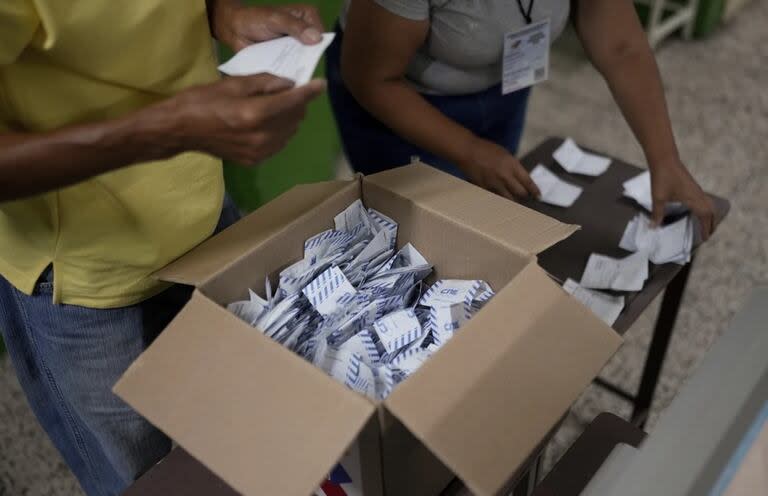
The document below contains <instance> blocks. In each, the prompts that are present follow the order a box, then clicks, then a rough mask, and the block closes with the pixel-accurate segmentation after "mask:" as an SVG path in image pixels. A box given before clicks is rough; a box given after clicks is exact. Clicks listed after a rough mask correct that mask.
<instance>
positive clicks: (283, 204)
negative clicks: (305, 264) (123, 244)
mask: <svg viewBox="0 0 768 496" xmlns="http://www.w3.org/2000/svg"><path fill="white" fill-rule="evenodd" d="M356 183H358V180H357V179H355V180H352V181H327V182H320V183H313V184H302V185H299V186H296V187H295V188H293V189H291V190H289V191H286V192H285V193H283V194H282V195H280V196H278V197H277V198H275V199H274V200H272V201H271V202H269V203H268V204H266V205H264V206H263V207H261V208H259V209H258V210H257V211H256V212H253V213H251V214H250V215H248V216H246V217H244V218H243V219H241V220H240V221H239V222H237V223H236V224H235V225H233V226H230V227H229V228H228V229H225V230H224V231H223V232H221V233H219V234H218V235H217V236H214V237H212V238H210V239H208V240H207V241H205V242H203V243H201V244H200V245H198V246H197V247H195V248H193V249H192V250H190V251H189V252H188V253H187V254H185V255H183V256H182V257H180V258H179V259H177V260H176V261H174V262H172V263H170V264H169V265H167V266H165V267H164V268H162V269H160V270H159V271H157V272H156V273H155V276H156V277H157V278H158V279H162V280H165V281H170V282H177V283H181V284H189V285H192V286H199V285H201V284H202V283H203V282H205V281H206V280H208V279H209V278H210V277H212V276H213V275H214V274H216V273H218V272H221V271H222V270H223V269H224V268H226V267H227V266H228V265H230V264H231V263H232V262H233V261H235V260H238V259H240V258H241V257H242V256H243V255H244V254H245V253H247V252H249V251H251V250H252V249H253V248H254V246H258V245H259V244H260V243H262V242H263V241H264V240H266V239H269V238H270V237H271V236H274V235H275V234H276V233H278V232H279V231H281V230H282V229H285V228H286V226H288V225H290V224H291V223H292V222H293V221H295V220H296V219H298V218H299V217H301V216H302V215H304V214H306V213H307V212H309V211H311V210H312V209H313V208H315V207H317V206H318V205H319V204H321V203H322V202H324V201H326V200H327V199H328V197H330V196H332V195H333V194H335V193H337V192H338V191H340V190H342V189H344V188H345V187H351V185H352V184H356ZM331 220H333V219H331Z"/></svg>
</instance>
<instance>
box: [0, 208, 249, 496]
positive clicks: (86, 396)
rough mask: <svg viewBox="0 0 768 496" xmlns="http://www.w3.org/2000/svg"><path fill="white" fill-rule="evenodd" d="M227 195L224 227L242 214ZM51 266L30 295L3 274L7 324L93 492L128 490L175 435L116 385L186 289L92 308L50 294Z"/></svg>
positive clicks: (46, 422) (20, 369)
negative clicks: (127, 399)
mask: <svg viewBox="0 0 768 496" xmlns="http://www.w3.org/2000/svg"><path fill="white" fill-rule="evenodd" d="M238 216H239V214H238V212H237V209H236V208H235V207H234V205H233V204H232V203H231V201H229V200H228V199H225V202H224V208H223V210H222V215H221V218H220V220H219V225H218V227H217V230H220V229H222V228H224V227H226V226H227V225H229V224H231V223H233V222H235V221H236V220H237V217H238ZM52 279H53V277H52V274H51V271H50V270H48V271H46V273H45V274H43V276H41V278H40V281H39V282H38V283H37V285H36V287H35V290H34V293H33V294H32V295H31V296H28V295H26V294H24V293H22V292H20V291H18V290H17V289H16V288H15V287H13V286H12V285H11V284H10V283H8V281H6V280H5V279H4V278H2V277H0V331H1V332H2V335H3V339H4V340H5V344H6V347H7V349H8V353H9V356H10V358H11V361H12V363H13V365H14V368H15V370H16V375H17V376H18V379H19V383H20V384H21V387H22V389H23V390H24V393H25V394H26V397H27V400H28V401H29V404H30V406H31V407H32V410H33V411H34V413H35V415H36V416H37V419H38V421H39V422H40V424H41V425H42V427H43V429H45V431H46V432H47V433H48V436H49V437H50V438H51V440H52V441H53V444H54V445H55V446H56V448H57V449H58V450H59V452H60V453H61V454H62V456H63V457H64V460H65V461H66V463H67V465H69V468H70V469H71V470H72V472H73V473H74V474H75V476H76V477H77V478H78V480H79V482H80V485H81V486H82V488H83V490H84V491H85V492H86V493H87V494H88V495H89V496H108V495H109V496H111V495H118V494H121V493H122V492H123V491H124V490H125V489H126V487H127V486H128V485H130V484H131V483H132V482H133V481H134V480H135V479H136V478H137V477H138V476H140V475H141V474H142V473H143V472H145V471H146V470H147V469H148V468H150V467H151V466H152V465H153V464H155V463H156V462H157V461H159V460H160V459H161V458H163V457H164V456H165V455H166V454H167V453H168V451H169V450H170V448H171V441H170V440H169V439H168V438H167V437H166V436H165V435H163V433H162V432H160V431H159V430H157V429H155V428H154V427H153V426H152V425H151V424H149V422H147V421H146V420H144V418H142V417H141V416H140V415H139V414H137V413H136V412H134V411H133V410H132V409H131V408H130V407H129V406H128V405H127V404H125V403H124V402H123V401H122V400H120V399H119V398H118V397H117V396H115V395H114V394H113V393H112V387H113V386H114V384H115V383H116V382H117V380H118V379H119V378H120V376H121V375H122V374H123V372H124V371H125V370H126V369H127V368H128V366H129V365H130V364H131V363H133V361H134V360H135V359H136V358H137V357H138V356H139V355H140V354H141V353H142V352H143V351H144V350H145V349H146V348H147V346H149V344H150V343H151V342H152V341H153V340H154V339H155V337H157V335H158V334H159V333H160V331H162V330H163V328H165V326H166V325H167V324H168V323H169V322H170V321H171V319H172V318H173V317H174V316H175V315H176V313H177V312H178V311H179V310H180V309H181V307H182V306H184V304H185V303H186V301H187V300H188V299H189V296H190V294H191V288H189V287H184V286H173V287H171V288H169V289H167V290H166V291H164V292H162V293H160V294H158V295H157V296H155V297H153V298H150V299H148V300H146V301H144V302H142V303H139V304H137V305H132V306H129V307H123V308H114V309H93V308H85V307H79V306H73V305H54V304H53V303H52V292H53V280H52Z"/></svg>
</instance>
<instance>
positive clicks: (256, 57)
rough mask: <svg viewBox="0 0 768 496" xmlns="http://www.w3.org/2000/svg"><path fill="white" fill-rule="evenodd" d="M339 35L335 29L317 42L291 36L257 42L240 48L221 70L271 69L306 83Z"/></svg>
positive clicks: (232, 73)
mask: <svg viewBox="0 0 768 496" xmlns="http://www.w3.org/2000/svg"><path fill="white" fill-rule="evenodd" d="M335 36H336V35H335V34H334V33H325V34H323V39H322V41H321V42H320V43H317V44H315V45H305V44H303V43H302V42H300V41H298V40H296V39H295V38H291V37H290V36H284V37H282V38H277V39H275V40H269V41H264V42H262V43H256V44H253V45H250V46H247V47H245V48H243V49H242V50H240V51H239V52H237V54H235V56H234V57H232V58H231V59H229V60H228V61H227V62H225V63H224V64H222V65H220V66H219V70H220V71H221V72H223V73H224V74H229V75H230V76H248V75H251V74H259V73H261V72H268V73H270V74H273V75H275V76H279V77H283V78H286V79H290V80H292V81H294V82H295V83H296V86H302V85H304V84H307V83H308V82H309V81H310V80H311V79H312V75H313V74H314V73H315V68H317V64H318V62H320V57H322V56H323V52H325V49H326V48H328V46H329V45H330V44H331V42H332V41H333V38H334V37H335Z"/></svg>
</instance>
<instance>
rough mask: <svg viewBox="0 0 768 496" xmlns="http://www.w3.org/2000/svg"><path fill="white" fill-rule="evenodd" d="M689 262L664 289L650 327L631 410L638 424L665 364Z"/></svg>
mask: <svg viewBox="0 0 768 496" xmlns="http://www.w3.org/2000/svg"><path fill="white" fill-rule="evenodd" d="M692 265H693V260H691V262H690V263H689V264H687V265H686V266H684V267H683V269H682V270H681V271H680V272H679V273H678V274H677V276H675V278H674V279H673V280H672V282H671V283H670V284H669V286H667V289H666V290H665V291H664V299H663V300H662V302H661V310H660V311H659V316H658V317H657V319H656V326H655V328H654V330H653V337H652V338H651V345H650V347H649V349H648V356H647V357H646V359H645V367H644V368H643V375H642V376H641V379H640V387H639V388H638V391H637V396H636V397H635V400H634V409H633V411H632V423H633V424H635V425H636V426H638V427H640V428H643V427H645V423H646V421H647V420H648V413H649V412H650V410H651V404H652V403H653V395H654V393H655V391H656V386H657V385H658V382H659V377H660V375H661V367H662V366H663V365H664V358H665V357H666V354H667V348H668V347H669V341H670V338H671V337H672V331H673V329H674V328H675V321H676V320H677V313H678V311H679V310H680V303H681V301H682V299H683V294H684V293H685V287H686V285H687V284H688V276H689V275H690V272H691V266H692Z"/></svg>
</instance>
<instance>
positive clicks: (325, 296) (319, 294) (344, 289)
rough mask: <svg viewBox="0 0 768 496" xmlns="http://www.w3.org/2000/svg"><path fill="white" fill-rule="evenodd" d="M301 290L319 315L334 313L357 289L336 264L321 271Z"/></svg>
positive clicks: (347, 301) (349, 299)
mask: <svg viewBox="0 0 768 496" xmlns="http://www.w3.org/2000/svg"><path fill="white" fill-rule="evenodd" d="M302 292H303V293H304V296H306V297H307V299H308V300H309V302H310V303H311V304H312V306H313V307H315V310H317V311H318V312H319V313H320V314H321V315H330V314H333V313H335V312H336V311H337V310H338V309H339V308H340V307H341V306H342V305H344V304H346V303H349V302H350V301H351V299H352V297H353V296H354V295H355V293H357V290H355V288H354V287H353V286H352V284H350V283H349V281H348V280H347V278H346V277H345V276H344V274H343V273H342V272H341V269H339V268H338V267H336V266H333V267H331V268H329V269H328V270H326V271H324V272H322V273H321V274H320V275H319V276H317V277H316V278H315V280H314V281H312V282H311V283H309V285H308V286H307V287H305V288H304V289H303V290H302Z"/></svg>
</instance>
